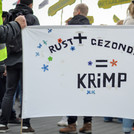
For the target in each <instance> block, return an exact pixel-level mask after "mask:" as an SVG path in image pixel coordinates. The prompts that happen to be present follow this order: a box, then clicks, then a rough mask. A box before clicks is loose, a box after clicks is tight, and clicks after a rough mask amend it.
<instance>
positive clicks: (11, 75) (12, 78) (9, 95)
mask: <svg viewBox="0 0 134 134" xmlns="http://www.w3.org/2000/svg"><path fill="white" fill-rule="evenodd" d="M32 7H33V0H20V4H18V5H16V8H15V9H12V10H10V11H9V14H10V17H11V19H12V18H16V16H17V15H18V14H22V15H24V16H25V18H26V22H27V25H28V26H31V25H39V21H38V18H37V17H36V16H35V15H33V10H32ZM8 20H9V21H11V20H10V18H7V19H6V20H5V23H6V21H7V22H8ZM6 45H7V46H8V50H9V51H8V58H7V59H6V61H5V64H6V69H7V82H6V92H5V95H4V97H3V101H2V115H1V117H0V132H6V131H8V127H7V124H8V120H9V117H10V113H11V110H12V106H13V97H14V94H15V92H16V89H17V85H18V82H19V81H21V85H22V38H21V33H19V34H18V36H17V37H16V38H15V39H14V40H12V41H11V42H8V43H7V44H6ZM21 89H22V87H21ZM22 132H23V133H34V129H33V128H32V127H31V124H30V119H23V127H22Z"/></svg>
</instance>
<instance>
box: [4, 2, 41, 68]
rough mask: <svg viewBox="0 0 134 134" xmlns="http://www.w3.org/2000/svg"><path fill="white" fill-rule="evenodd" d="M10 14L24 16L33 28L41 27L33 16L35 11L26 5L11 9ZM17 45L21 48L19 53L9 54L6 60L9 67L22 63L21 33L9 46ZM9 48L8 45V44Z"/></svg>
mask: <svg viewBox="0 0 134 134" xmlns="http://www.w3.org/2000/svg"><path fill="white" fill-rule="evenodd" d="M9 13H12V14H20V13H21V14H22V15H24V16H25V18H26V21H27V25H28V26H31V25H39V21H38V18H37V17H36V16H35V15H33V10H32V9H31V8H29V7H28V6H27V5H24V4H18V5H17V6H16V8H15V9H11V10H10V11H9ZM12 44H13V45H16V46H19V49H17V50H19V51H18V52H17V53H12V54H10V53H9V54H8V58H7V59H6V60H5V64H6V65H7V66H13V65H15V64H17V63H22V38H21V33H20V34H19V35H18V36H17V37H16V39H15V40H13V41H12V42H11V43H10V44H9V45H11V46H12ZM7 46H8V44H7Z"/></svg>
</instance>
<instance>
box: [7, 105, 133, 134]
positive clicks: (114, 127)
mask: <svg viewBox="0 0 134 134" xmlns="http://www.w3.org/2000/svg"><path fill="white" fill-rule="evenodd" d="M15 109H16V111H17V114H19V112H20V108H19V104H18V103H17V104H16V105H15ZM61 118H62V117H59V116H58V117H42V118H33V119H31V125H32V127H33V128H34V129H35V134H59V129H60V128H61V127H59V126H57V122H59V121H60V120H61ZM77 123H78V125H77V131H78V130H79V128H81V127H82V125H83V117H78V120H77ZM8 127H9V131H8V132H6V134H21V131H20V130H21V125H16V124H8ZM79 134H80V133H79ZM92 134H124V133H123V132H122V124H121V123H118V121H117V119H114V120H113V121H112V122H104V118H103V117H93V121H92ZM132 134H134V132H132Z"/></svg>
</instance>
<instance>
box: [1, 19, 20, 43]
mask: <svg viewBox="0 0 134 134" xmlns="http://www.w3.org/2000/svg"><path fill="white" fill-rule="evenodd" d="M20 32H21V28H20V25H19V24H18V23H17V22H15V21H12V22H10V23H8V24H7V25H2V26H0V43H9V42H10V41H12V40H14V39H15V38H16V36H17V35H18V34H19V33H20Z"/></svg>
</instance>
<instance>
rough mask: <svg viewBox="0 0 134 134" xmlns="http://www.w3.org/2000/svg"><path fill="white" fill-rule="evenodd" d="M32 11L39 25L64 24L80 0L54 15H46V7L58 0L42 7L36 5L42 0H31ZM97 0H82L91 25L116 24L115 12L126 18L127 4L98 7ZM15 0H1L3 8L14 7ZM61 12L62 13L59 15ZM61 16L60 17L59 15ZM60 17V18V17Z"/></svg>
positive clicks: (50, 0)
mask: <svg viewBox="0 0 134 134" xmlns="http://www.w3.org/2000/svg"><path fill="white" fill-rule="evenodd" d="M33 1H34V3H33V5H34V6H33V11H34V15H36V16H37V17H38V19H39V21H40V24H41V25H46V26H47V25H65V20H67V19H68V18H69V17H73V10H74V7H75V6H76V5H77V4H79V3H81V0H76V2H75V3H74V4H72V5H68V6H66V7H64V9H63V14H62V12H61V10H60V11H58V12H57V13H56V14H55V15H54V16H48V9H49V7H51V6H52V5H54V4H55V3H57V2H58V1H59V0H49V4H48V5H46V6H44V7H43V8H42V9H39V8H38V6H39V4H40V3H41V2H42V1H43V0H33ZM98 1H99V0H82V3H85V4H87V5H88V7H89V12H88V16H93V17H94V23H93V24H92V25H100V24H104V25H105V24H106V25H116V23H115V22H114V21H113V15H114V14H115V15H116V16H117V17H118V18H119V19H125V18H126V10H127V8H128V5H129V4H122V5H116V6H113V7H111V8H109V9H103V8H99V7H98ZM14 2H16V0H3V10H4V11H8V10H9V9H13V8H15V6H13V5H12V4H13V3H14ZM61 14H62V15H61ZM61 16H62V17H61ZM61 18H62V19H61Z"/></svg>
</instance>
